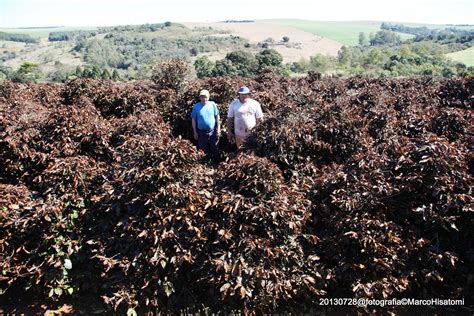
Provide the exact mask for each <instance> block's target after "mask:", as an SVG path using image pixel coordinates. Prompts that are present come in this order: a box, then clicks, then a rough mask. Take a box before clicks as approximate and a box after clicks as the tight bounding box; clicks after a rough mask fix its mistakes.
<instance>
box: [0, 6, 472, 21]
mask: <svg viewBox="0 0 474 316" xmlns="http://www.w3.org/2000/svg"><path fill="white" fill-rule="evenodd" d="M473 4H474V0H442V1H441V0H430V1H429V0H397V1H394V0H392V1H385V0H378V1H377V0H329V1H328V0H325V1H317V0H313V1H305V0H285V1H284V0H273V1H257V0H233V1H223V0H221V1H217V0H200V1H196V0H194V1H192V0H173V1H159V0H155V1H153V0H124V1H118V0H0V27H26V26H58V25H64V26H106V25H119V24H141V23H159V22H164V21H173V22H206V21H209V22H212V21H221V20H227V19H235V20H240V19H271V18H298V19H308V20H319V21H360V20H377V21H389V22H397V21H398V22H419V23H433V24H445V23H450V24H474V5H473Z"/></svg>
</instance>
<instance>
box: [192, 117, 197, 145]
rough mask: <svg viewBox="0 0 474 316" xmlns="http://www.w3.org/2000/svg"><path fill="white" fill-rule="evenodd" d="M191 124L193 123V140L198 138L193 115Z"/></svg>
mask: <svg viewBox="0 0 474 316" xmlns="http://www.w3.org/2000/svg"><path fill="white" fill-rule="evenodd" d="M192 124H193V136H194V139H195V140H198V132H197V127H196V119H195V118H194V117H193V119H192Z"/></svg>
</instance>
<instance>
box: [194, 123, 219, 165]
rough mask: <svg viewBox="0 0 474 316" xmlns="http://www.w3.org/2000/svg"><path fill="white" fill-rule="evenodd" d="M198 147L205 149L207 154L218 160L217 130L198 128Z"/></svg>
mask: <svg viewBox="0 0 474 316" xmlns="http://www.w3.org/2000/svg"><path fill="white" fill-rule="evenodd" d="M198 149H200V150H203V151H204V152H205V153H206V155H208V156H212V158H213V159H214V160H216V161H217V160H218V159H219V148H218V147H217V132H216V130H213V131H210V132H207V131H203V130H198Z"/></svg>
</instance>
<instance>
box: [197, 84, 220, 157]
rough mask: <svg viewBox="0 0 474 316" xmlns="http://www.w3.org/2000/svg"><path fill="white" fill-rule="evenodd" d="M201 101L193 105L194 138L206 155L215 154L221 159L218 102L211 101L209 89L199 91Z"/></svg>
mask: <svg viewBox="0 0 474 316" xmlns="http://www.w3.org/2000/svg"><path fill="white" fill-rule="evenodd" d="M199 99H200V100H201V102H198V103H196V104H195V105H194V106H193V111H192V113H191V118H192V125H193V134H194V139H195V140H197V143H198V149H200V150H203V151H204V152H205V153H206V155H211V154H212V156H213V159H214V160H215V161H218V159H219V148H218V147H217V142H218V141H219V137H220V134H221V124H220V120H219V110H218V109H217V104H215V103H214V102H213V101H209V91H207V90H201V92H199Z"/></svg>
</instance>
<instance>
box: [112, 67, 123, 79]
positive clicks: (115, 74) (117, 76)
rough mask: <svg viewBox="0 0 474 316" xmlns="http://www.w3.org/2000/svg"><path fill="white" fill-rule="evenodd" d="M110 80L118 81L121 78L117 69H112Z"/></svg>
mask: <svg viewBox="0 0 474 316" xmlns="http://www.w3.org/2000/svg"><path fill="white" fill-rule="evenodd" d="M112 80H114V81H120V80H121V78H120V74H119V72H118V71H117V69H114V71H113V72H112Z"/></svg>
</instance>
